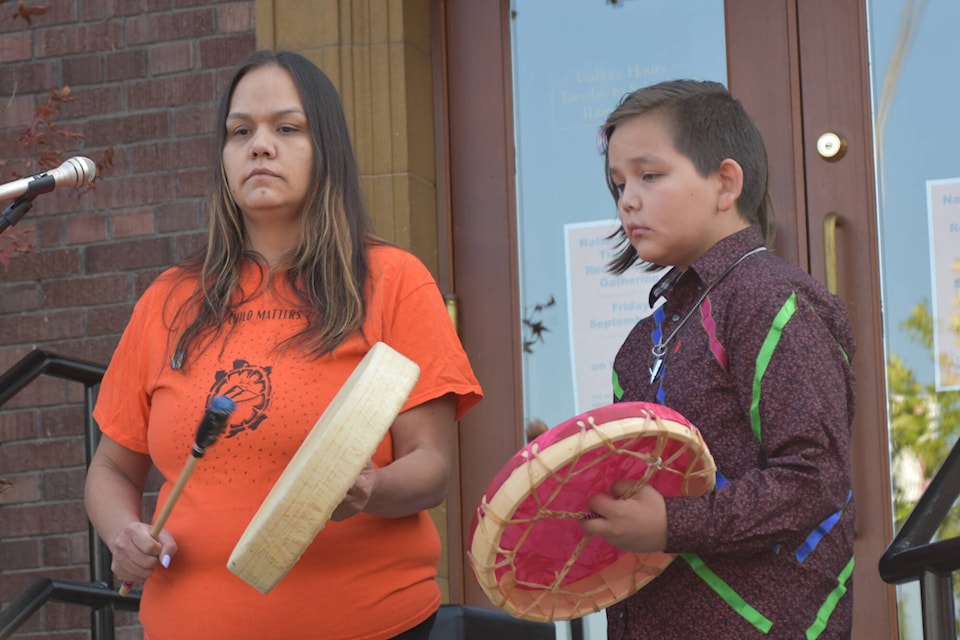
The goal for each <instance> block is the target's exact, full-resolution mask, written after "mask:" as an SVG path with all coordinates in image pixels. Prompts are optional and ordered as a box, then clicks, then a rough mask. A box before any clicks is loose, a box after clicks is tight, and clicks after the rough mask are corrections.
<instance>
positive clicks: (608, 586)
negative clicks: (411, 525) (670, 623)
mask: <svg viewBox="0 0 960 640" xmlns="http://www.w3.org/2000/svg"><path fill="white" fill-rule="evenodd" d="M621 478H629V479H632V480H635V481H636V485H635V488H634V489H633V491H636V490H637V489H639V488H640V487H642V486H644V485H646V484H649V485H650V486H652V487H654V488H655V489H657V490H658V491H659V492H660V493H661V495H663V496H699V495H703V494H705V493H708V492H710V491H712V490H713V488H714V483H715V480H716V466H715V464H714V462H713V457H712V456H711V455H710V452H709V451H708V450H707V447H706V444H705V443H704V442H703V438H702V437H701V436H700V432H699V431H698V430H697V428H696V427H694V426H693V425H692V424H690V423H689V422H688V421H687V420H686V419H685V418H684V417H683V416H681V415H680V414H679V413H677V412H676V411H673V410H671V409H668V408H667V407H664V406H661V405H658V404H652V403H648V402H623V403H618V404H611V405H607V406H604V407H600V408H598V409H594V410H593V411H588V412H586V413H583V414H580V415H579V416H576V417H574V418H571V419H570V420H568V421H566V422H564V423H563V424H560V425H558V426H556V427H554V428H553V429H550V430H548V431H546V432H545V433H543V434H541V435H540V436H538V437H537V438H536V439H535V440H533V441H532V442H530V443H529V444H528V445H527V446H526V447H524V448H523V449H521V450H520V451H519V452H517V453H516V454H514V456H513V457H512V458H511V459H510V460H509V461H508V462H507V464H506V465H504V467H503V468H502V469H501V470H500V472H499V473H498V474H497V475H496V476H495V477H494V478H493V481H491V483H490V484H489V486H488V487H487V489H486V491H485V492H484V495H483V498H482V499H481V501H480V505H479V506H478V507H477V511H476V513H475V514H474V518H473V524H472V526H471V529H470V541H471V542H470V548H469V550H468V557H469V559H470V564H471V566H472V567H473V572H474V574H475V575H476V577H477V581H478V582H479V583H480V586H481V587H482V588H483V590H484V592H485V593H486V594H487V597H489V598H490V601H491V602H492V603H493V604H494V605H496V606H497V607H499V608H501V609H503V610H504V611H506V612H508V613H510V614H511V615H513V616H515V617H518V618H525V619H527V620H537V621H553V620H570V619H572V618H579V617H582V616H584V615H586V614H588V613H593V612H595V611H600V610H601V609H604V608H606V607H608V606H610V605H612V604H615V603H617V602H619V601H620V600H623V599H624V598H626V597H628V596H630V595H632V594H634V593H636V592H637V591H638V590H639V589H640V588H641V587H643V586H644V585H645V584H647V583H648V582H650V581H651V580H653V579H654V578H655V577H657V576H658V575H659V574H660V572H661V571H663V570H664V569H665V568H666V567H667V565H669V564H670V562H671V561H672V560H673V559H674V557H675V556H674V554H668V553H632V552H629V551H623V550H621V549H618V548H616V547H614V546H613V545H611V544H609V543H608V542H607V541H606V540H604V539H603V538H602V537H600V536H590V535H587V534H586V533H584V532H583V529H581V527H580V524H579V521H580V520H582V519H584V518H588V517H590V514H589V513H588V511H589V509H588V507H587V501H588V500H589V499H590V498H591V497H592V496H594V495H596V494H598V493H604V492H608V491H609V490H610V488H611V487H612V486H613V484H614V482H616V481H617V480H619V479H621Z"/></svg>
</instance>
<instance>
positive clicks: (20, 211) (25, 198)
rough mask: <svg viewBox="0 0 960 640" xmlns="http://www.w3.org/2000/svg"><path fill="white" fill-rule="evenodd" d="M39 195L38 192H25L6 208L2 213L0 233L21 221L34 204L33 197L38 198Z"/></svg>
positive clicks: (0, 214) (0, 215) (0, 216)
mask: <svg viewBox="0 0 960 640" xmlns="http://www.w3.org/2000/svg"><path fill="white" fill-rule="evenodd" d="M37 195H38V193H37V192H34V193H29V192H28V193H25V194H24V195H22V196H20V197H19V198H17V199H16V200H14V201H13V202H12V203H11V204H10V206H9V207H7V208H6V209H4V210H3V213H0V233H3V232H4V231H6V230H7V228H8V227H12V226H13V225H15V224H17V223H18V222H20V219H21V218H22V217H23V216H25V215H26V214H27V211H30V207H32V206H33V199H34V198H36V197H37Z"/></svg>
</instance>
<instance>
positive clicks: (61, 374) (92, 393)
mask: <svg viewBox="0 0 960 640" xmlns="http://www.w3.org/2000/svg"><path fill="white" fill-rule="evenodd" d="M105 371H106V368H105V367H104V366H102V365H99V364H96V363H93V362H88V361H85V360H79V359H76V358H65V357H62V356H59V355H57V354H55V353H51V352H49V351H43V350H39V349H38V350H34V351H32V352H31V353H29V354H27V355H26V356H24V357H23V358H22V359H21V360H20V361H19V362H17V363H16V364H14V365H13V366H12V367H10V369H8V370H7V371H6V372H5V373H3V374H2V375H0V406H3V405H4V403H6V402H7V401H8V400H9V399H10V398H12V397H14V396H15V395H17V393H19V392H20V391H21V390H23V389H24V388H25V387H26V386H27V385H29V384H30V383H31V382H33V381H34V380H35V379H36V378H38V377H39V376H41V375H49V376H53V377H56V378H63V379H65V380H70V381H74V382H80V383H83V385H84V407H85V409H86V411H85V419H84V427H85V446H86V455H87V465H88V466H89V464H90V460H91V459H92V458H93V453H94V451H96V448H97V443H98V442H99V439H100V428H99V427H98V426H97V424H96V422H95V421H94V420H93V406H94V404H95V403H96V397H97V390H98V388H99V385H100V380H101V379H102V378H103V374H104V373H105ZM88 539H89V546H90V582H73V581H70V580H54V579H51V578H41V579H39V580H36V581H35V582H34V583H33V584H32V585H31V586H30V587H28V588H27V590H26V591H25V592H23V594H21V595H20V596H19V597H18V598H17V599H16V600H14V601H13V602H12V603H11V604H10V605H9V606H8V607H7V608H5V609H4V610H2V611H0V640H4V639H5V638H8V637H9V636H10V635H12V634H13V632H14V631H16V629H17V628H18V627H19V626H20V625H21V624H23V623H24V622H25V621H26V620H27V619H29V617H30V616H31V615H33V613H35V612H36V611H37V610H38V609H39V608H40V607H42V606H43V604H44V603H45V602H47V601H48V600H53V601H56V602H67V603H74V604H83V605H87V606H89V607H90V608H91V612H90V615H91V619H90V629H91V633H92V638H93V639H94V640H113V638H114V620H113V610H114V609H122V610H127V611H137V610H139V608H140V595H139V594H138V593H135V594H130V595H127V596H121V595H119V594H118V593H117V591H116V589H115V588H114V586H113V573H112V572H111V571H110V551H109V549H107V547H106V545H105V544H104V543H103V541H102V540H100V537H99V536H98V535H97V532H96V531H95V530H94V528H93V526H92V525H90V524H89V523H88Z"/></svg>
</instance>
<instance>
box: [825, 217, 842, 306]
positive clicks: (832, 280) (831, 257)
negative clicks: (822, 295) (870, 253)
mask: <svg viewBox="0 0 960 640" xmlns="http://www.w3.org/2000/svg"><path fill="white" fill-rule="evenodd" d="M838 218H839V216H838V215H837V214H836V213H834V212H833V211H831V212H830V213H828V214H827V216H826V217H825V218H824V219H823V262H824V271H825V272H826V278H827V290H828V291H829V292H830V293H832V294H834V295H836V294H837V219H838Z"/></svg>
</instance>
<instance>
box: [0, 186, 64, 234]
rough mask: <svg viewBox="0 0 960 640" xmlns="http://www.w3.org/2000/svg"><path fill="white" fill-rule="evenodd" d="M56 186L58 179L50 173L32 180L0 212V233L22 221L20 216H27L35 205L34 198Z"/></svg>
mask: <svg viewBox="0 0 960 640" xmlns="http://www.w3.org/2000/svg"><path fill="white" fill-rule="evenodd" d="M56 186H57V179H56V177H54V176H52V175H50V174H47V175H42V176H40V177H38V178H36V179H35V180H31V181H30V184H29V185H28V186H27V190H26V191H25V192H24V193H23V194H22V195H20V197H18V198H17V199H16V200H14V201H13V202H12V203H11V204H10V206H9V207H7V208H6V209H4V210H3V213H0V233H3V232H4V231H6V230H7V228H8V227H12V226H13V225H15V224H17V223H18V222H20V218H22V217H23V216H25V215H26V214H27V211H30V207H32V206H33V199H34V198H36V197H37V196H38V195H40V194H41V193H49V192H51V191H53V190H54V189H55V188H56Z"/></svg>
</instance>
